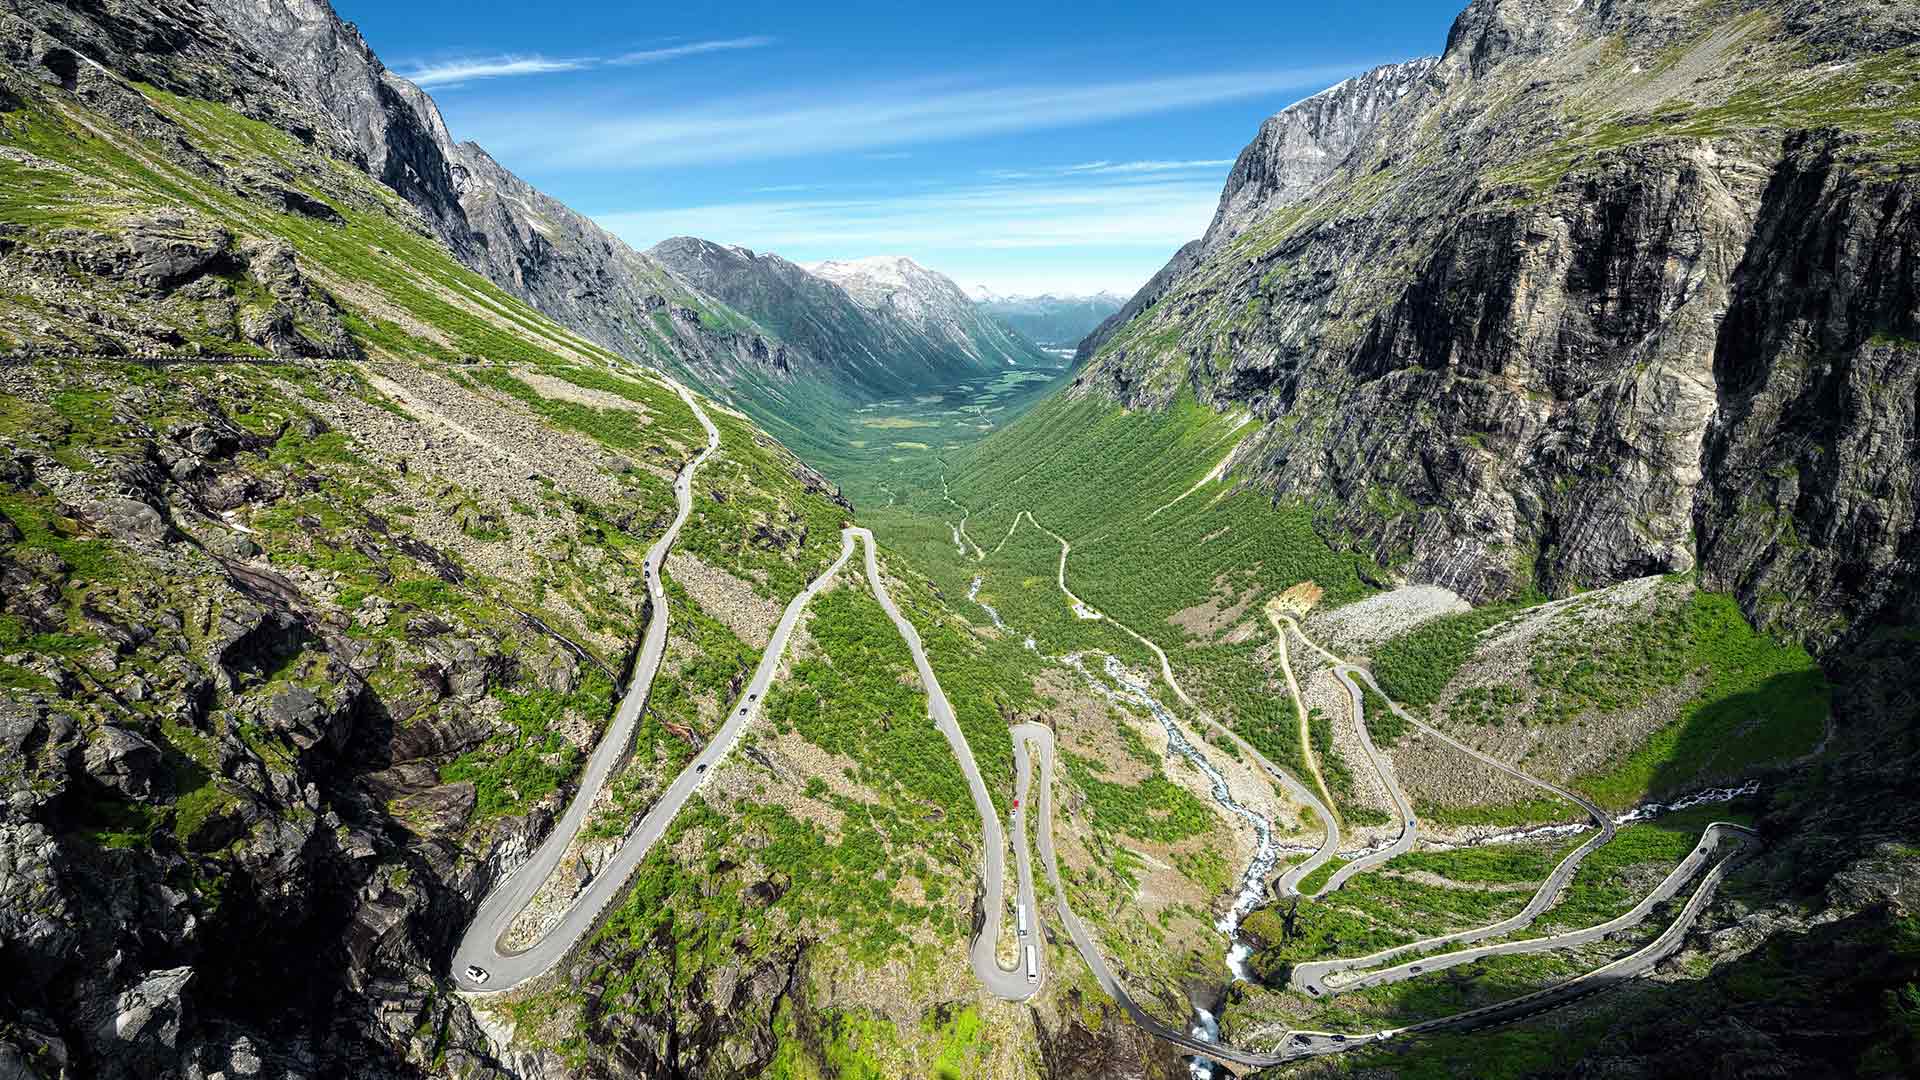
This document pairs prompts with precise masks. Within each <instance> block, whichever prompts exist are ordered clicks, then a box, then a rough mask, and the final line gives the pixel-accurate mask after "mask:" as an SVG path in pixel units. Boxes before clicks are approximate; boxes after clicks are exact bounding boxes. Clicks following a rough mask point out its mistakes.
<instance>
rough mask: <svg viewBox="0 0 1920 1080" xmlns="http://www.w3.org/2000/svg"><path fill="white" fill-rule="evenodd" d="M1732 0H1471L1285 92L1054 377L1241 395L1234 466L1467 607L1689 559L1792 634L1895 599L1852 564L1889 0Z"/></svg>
mask: <svg viewBox="0 0 1920 1080" xmlns="http://www.w3.org/2000/svg"><path fill="white" fill-rule="evenodd" d="M1741 10H1742V11H1743V12H1744V14H1743V15H1742V16H1741V17H1740V18H1739V19H1737V20H1735V21H1734V22H1732V23H1728V24H1726V25H1720V24H1717V23H1715V24H1711V25H1709V24H1708V23H1704V22H1700V21H1697V20H1695V19H1694V18H1693V16H1692V15H1691V14H1690V11H1691V9H1689V8H1688V7H1687V6H1686V5H1672V4H1663V3H1628V4H1616V5H1611V6H1605V7H1595V6H1591V5H1585V6H1581V5H1576V6H1573V7H1571V8H1563V7H1555V6H1554V5H1550V4H1545V3H1521V2H1505V3H1492V2H1484V0H1483V2H1479V3H1475V4H1473V5H1472V6H1470V7H1469V8H1468V9H1467V11H1466V12H1465V13H1464V14H1463V15H1462V16H1461V18H1460V19H1459V20H1458V21H1457V22H1456V24H1455V25H1454V28H1453V31H1452V34H1451V36H1450V39H1449V43H1448V48H1447V51H1446V53H1445V55H1444V56H1442V57H1441V58H1439V59H1438V60H1418V61H1413V62H1411V63H1409V64H1406V65H1400V66H1397V67H1392V68H1383V69H1380V70H1377V71H1375V72H1372V73H1370V74H1368V75H1367V76H1363V77H1362V78H1360V79H1356V80H1353V81H1351V82H1349V83H1346V84H1343V85H1342V86H1340V87H1336V88H1335V89H1334V90H1331V91H1328V92H1327V93H1326V94H1323V95H1319V96H1317V97H1315V98H1310V99H1308V100H1307V101H1305V102H1302V103H1300V104H1298V105H1295V106H1293V107H1292V108H1290V109H1288V110H1286V111H1285V112H1283V113H1281V114H1280V115H1279V116H1276V117H1275V118H1273V119H1271V120H1269V121H1268V122H1267V123H1266V124H1265V125H1263V127H1262V129H1261V133H1260V136H1259V137H1258V139H1256V141H1255V142H1254V143H1253V144H1252V145H1250V146H1249V147H1248V148H1247V149H1246V151H1245V152H1244V153H1242V154H1241V156H1240V159H1239V161H1238V162H1237V163H1236V165H1235V167H1234V170H1233V173H1232V175H1231V177H1230V178H1229V180H1228V183H1227V187H1226V190H1225V192H1224V193H1223V196H1222V199H1221V205H1220V209H1219V211H1218V213H1217V214H1216V215H1215V218H1214V222H1213V224H1212V226H1211V228H1210V229H1209V231H1208V233H1207V235H1206V236H1205V237H1204V238H1203V239H1201V240H1200V241H1198V242H1197V244H1196V245H1195V246H1193V247H1191V248H1189V249H1187V250H1183V251H1182V253H1181V254H1180V255H1179V256H1177V257H1176V258H1175V260H1174V261H1173V262H1172V263H1170V264H1169V266H1168V269H1167V270H1166V271H1165V272H1164V273H1163V276H1162V277H1161V278H1158V279H1156V281H1155V282H1154V283H1153V284H1151V285H1149V286H1148V288H1147V289H1145V290H1142V293H1141V295H1140V296H1138V297H1136V298H1135V300H1134V301H1133V302H1131V303H1130V304H1129V307H1128V309H1127V310H1126V311H1125V312H1123V318H1121V319H1117V320H1116V321H1115V323H1114V324H1112V325H1110V326H1108V327H1106V328H1104V329H1103V331H1102V332H1101V333H1099V334H1096V335H1095V336H1094V337H1093V338H1090V339H1089V340H1088V342H1087V349H1086V350H1085V351H1087V352H1088V353H1090V365H1089V367H1088V368H1087V370H1086V371H1085V372H1084V373H1082V374H1081V375H1080V376H1079V379H1078V385H1077V391H1078V392H1080V393H1092V394H1099V395H1102V396H1106V397H1110V398H1112V399H1114V400H1116V401H1120V402H1124V403H1126V404H1128V405H1132V406H1159V405H1163V404H1165V403H1166V402H1168V401H1170V400H1172V399H1173V398H1175V397H1176V396H1178V395H1181V394H1187V393H1190V394H1192V395H1193V396H1195V397H1196V398H1198V399H1199V400H1201V401H1203V402H1205V403H1207V404H1208V405H1209V406H1210V407H1212V408H1215V409H1219V410H1223V411H1225V410H1236V409H1245V410H1247V411H1249V412H1250V413H1251V415H1252V416H1253V417H1254V418H1255V419H1256V420H1258V421H1259V422H1260V424H1261V427H1260V430H1259V432H1258V434H1257V435H1255V436H1254V438H1253V441H1252V443H1251V444H1250V445H1249V446H1247V447H1244V448H1243V450H1242V452H1241V455H1240V456H1239V457H1238V458H1237V463H1238V466H1239V469H1240V475H1243V476H1245V477H1247V478H1248V479H1249V480H1251V481H1252V482H1255V483H1258V484H1259V485H1261V486H1262V487H1263V488H1265V489H1267V490H1269V491H1271V492H1272V493H1273V494H1274V496H1275V497H1277V498H1281V499H1305V500H1308V501H1311V502H1314V503H1315V504H1316V505H1317V506H1318V507H1319V508H1320V514H1321V518H1322V522H1323V527H1324V528H1325V529H1326V530H1327V532H1328V534H1329V535H1339V536H1344V537H1349V538H1351V542H1352V543H1354V544H1355V545H1356V546H1357V547H1358V549H1359V550H1361V551H1364V552H1365V553H1366V554H1368V555H1369V556H1370V557H1371V558H1373V559H1374V560H1375V561H1376V562H1377V563H1379V564H1380V565H1381V566H1383V567H1387V568H1389V569H1390V570H1391V571H1392V572H1394V573H1395V574H1396V575H1397V576H1401V577H1404V578H1405V579H1407V580H1412V581H1429V582H1435V583H1439V584H1443V585H1446V586H1448V587H1450V588H1453V589H1455V590H1457V591H1459V592H1461V593H1463V594H1464V595H1467V596H1469V597H1471V598H1474V599H1476V600H1486V599H1494V598H1499V597H1503V596H1510V595H1512V594H1514V593H1516V592H1518V591H1519V590H1521V589H1524V588H1528V587H1533V586H1538V587H1539V588H1542V589H1544V590H1546V591H1547V592H1549V593H1551V594H1554V595H1562V594H1566V593H1568V592H1571V591H1573V590H1577V589H1581V588H1590V587H1594V586H1599V585H1605V584H1608V583H1611V582H1615V581H1620V580H1623V579H1625V578H1628V577H1632V576H1635V575H1640V574H1646V573H1653V572H1680V571H1689V570H1695V569H1698V570H1699V571H1700V572H1701V573H1702V574H1703V575H1705V576H1706V577H1707V579H1709V580H1711V581H1714V582H1719V583H1723V584H1725V585H1728V586H1730V587H1733V588H1735V589H1736V590H1737V591H1738V592H1739V593H1740V595H1741V597H1742V600H1743V602H1744V603H1745V604H1746V605H1747V606H1748V608H1749V610H1750V611H1752V612H1753V613H1755V614H1756V616H1757V617H1759V618H1760V619H1761V620H1762V621H1763V622H1764V623H1766V624H1767V625H1770V626H1778V627H1783V628H1791V630H1792V631H1793V632H1796V633H1800V634H1804V635H1806V636H1807V637H1808V638H1809V639H1810V640H1812V641H1814V642H1816V643H1819V644H1822V645H1832V644H1835V643H1838V642H1841V641H1845V640H1854V639H1857V638H1858V637H1860V636H1861V635H1862V634H1865V633H1868V632H1870V630H1871V627H1872V626H1873V625H1874V624H1875V623H1876V622H1879V621H1881V620H1885V619H1909V618H1912V617H1913V616H1914V615H1915V613H1916V610H1920V609H1917V607H1916V605H1917V604H1920V597H1916V594H1915V592H1914V591H1913V589H1912V588H1911V587H1910V586H1900V587H1895V588H1882V587H1861V586H1860V584H1859V583H1861V582H1864V581H1866V580H1868V579H1880V580H1884V579H1885V577H1884V576H1885V575H1887V574H1890V573H1891V574H1893V575H1894V579H1895V580H1902V579H1904V578H1905V575H1904V573H1903V572H1902V571H1903V570H1904V569H1905V568H1907V567H1908V566H1909V562H1908V556H1907V555H1906V554H1903V553H1904V552H1907V551H1908V550H1909V549H1910V548H1911V546H1912V544H1913V543H1914V542H1915V538H1916V526H1915V519H1914V515H1913V513H1911V512H1910V511H1909V510H1908V509H1906V508H1905V503H1904V502H1901V501H1896V502H1894V503H1891V504H1888V503H1885V502H1883V501H1881V500H1880V498H1879V497H1878V496H1876V495H1874V494H1873V493H1874V492H1880V491H1906V490H1910V489H1911V487H1912V485H1913V482H1914V477H1915V474H1914V472H1913V470H1912V468H1911V463H1910V462H1909V461H1908V460H1906V458H1905V456H1904V455H1903V454H1902V453H1901V452H1899V451H1897V450H1896V448H1895V445H1894V444H1890V443H1888V442H1886V441H1885V440H1884V439H1883V438H1881V437H1879V436H1878V435H1877V434H1876V433H1877V432H1879V431H1882V430H1884V429H1885V428H1886V426H1887V425H1892V426H1893V428H1894V429H1895V430H1905V428H1906V426H1907V425H1908V424H1909V422H1910V415H1911V413H1912V411H1913V410H1912V408H1911V405H1912V402H1911V394H1909V393H1907V388H1908V387H1910V386H1911V385H1912V384H1913V382H1914V380H1915V378H1916V376H1917V375H1920V366H1916V363H1915V357H1914V353H1913V351H1912V349H1911V347H1910V344H1909V343H1910V342H1911V341H1912V340H1913V339H1914V338H1915V336H1916V330H1915V326H1914V313H1913V310H1912V304H1911V297H1912V295H1913V291H1912V290H1913V286H1912V284H1911V277H1912V269H1911V266H1910V265H1909V264H1907V263H1905V262H1904V261H1902V260H1901V259H1900V258H1899V257H1898V256H1897V255H1894V254H1892V253H1894V252H1899V251H1903V250H1905V246H1906V245H1907V244H1909V243H1911V238H1912V235H1913V233H1912V230H1913V228H1914V218H1913V217H1912V216H1911V215H1910V214H1909V213H1908V212H1907V210H1906V206H1907V200H1908V199H1909V197H1910V196H1911V193H1912V191H1913V185H1914V180H1913V178H1912V177H1911V175H1910V174H1909V173H1908V171H1907V166H1906V162H1908V161H1909V160H1910V158H1911V155H1912V154H1913V153H1914V152H1915V148H1916V138H1917V137H1920V135H1917V133H1916V130H1915V126H1914V122H1913V120H1911V119H1902V116H1903V115H1905V114H1907V113H1910V112H1911V110H1912V109H1913V100H1912V97H1913V94H1912V92H1910V91H1909V90H1907V89H1904V88H1902V89H1899V90H1897V91H1896V90H1894V89H1890V88H1891V87H1896V86H1901V87H1903V86H1904V84H1902V82H1901V79H1902V78H1904V77H1905V76H1906V74H1907V73H1909V72H1910V69H1911V67H1912V59H1911V55H1910V53H1909V52H1908V51H1907V50H1909V49H1910V47H1911V46H1912V44H1913V40H1914V38H1913V35H1914V34H1915V33H1916V29H1915V19H1916V17H1915V16H1913V15H1912V14H1911V13H1909V12H1904V11H1903V12H1902V13H1898V14H1896V13H1893V12H1887V11H1881V10H1880V9H1878V8H1876V7H1874V6H1873V5H1854V4H1838V5H1828V6H1825V7H1823V8H1821V9H1820V10H1818V11H1813V10H1811V9H1808V10H1802V9H1800V8H1797V7H1795V8H1791V9H1790V10H1788V9H1777V8H1776V7H1775V6H1773V5H1768V4H1761V3H1755V4H1747V5H1742V9H1741ZM1855 18H1858V19H1859V23H1858V25H1852V24H1850V22H1849V20H1852V19H1855ZM1734 58H1738V62H1735V61H1734ZM1835 65H1838V66H1837V67H1836V66H1835ZM1762 70H1765V71H1767V72H1768V74H1767V75H1765V76H1762V75H1761V74H1759V72H1760V71H1762ZM1915 119H1920V117H1916V118H1915ZM1315 177H1319V179H1317V180H1316V179H1315ZM1869 385H1871V386H1874V387H1879V388H1886V389H1888V390H1889V391H1890V392H1889V393H1887V394H1882V393H1881V392H1880V391H1879V390H1876V391H1875V392H1874V393H1873V394H1872V395H1871V396H1870V397H1868V398H1860V397H1859V396H1858V394H1859V393H1860V391H1859V389H1858V388H1860V387H1864V386H1869ZM1833 402H1848V403H1850V404H1846V405H1843V406H1839V407H1835V406H1834V405H1832V404H1830V403H1833ZM1303 417H1313V418H1314V420H1313V422H1311V423H1307V422H1303V421H1302V419H1301V418H1303Z"/></svg>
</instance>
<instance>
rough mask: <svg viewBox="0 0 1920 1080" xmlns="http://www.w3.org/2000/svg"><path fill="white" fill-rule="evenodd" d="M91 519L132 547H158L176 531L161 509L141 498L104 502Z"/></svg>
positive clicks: (112, 499)
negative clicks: (152, 545) (146, 545)
mask: <svg viewBox="0 0 1920 1080" xmlns="http://www.w3.org/2000/svg"><path fill="white" fill-rule="evenodd" d="M89 517H90V518H91V520H92V521H93V523H94V524H95V525H97V526H99V527H100V528H101V529H103V530H104V531H106V532H107V533H108V534H109V535H111V536H112V537H114V539H116V540H120V541H122V542H123V543H128V544H158V543H160V542H162V541H164V540H166V538H167V533H168V532H169V531H170V530H171V528H172V527H171V526H169V525H168V524H167V519H166V518H164V517H162V516H161V515H160V512H159V511H158V510H155V509H154V508H153V507H151V506H148V505H147V504H146V503H143V502H141V501H140V500H138V499H123V498H119V497H114V498H107V499H101V500H100V501H99V502H98V503H96V504H94V506H93V508H92V509H91V510H90V511H89Z"/></svg>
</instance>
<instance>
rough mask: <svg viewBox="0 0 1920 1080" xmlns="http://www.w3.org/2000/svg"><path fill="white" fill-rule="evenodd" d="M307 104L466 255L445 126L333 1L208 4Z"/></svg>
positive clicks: (231, 0)
mask: <svg viewBox="0 0 1920 1080" xmlns="http://www.w3.org/2000/svg"><path fill="white" fill-rule="evenodd" d="M208 6H209V7H210V9H211V11H212V13H213V14H214V15H215V16H216V18H217V20H218V21H219V22H220V23H222V24H223V25H225V26H227V27H229V28H230V29H232V30H233V31H234V32H236V33H237V34H238V35H239V36H240V37H241V38H242V39H243V40H245V41H246V42H247V43H248V44H250V45H251V46H252V47H253V49H254V51H255V52H256V53H258V54H259V55H260V56H262V57H266V58H267V59H268V62H269V63H270V64H271V65H272V67H273V68H274V69H275V70H276V71H277V72H278V73H279V74H280V75H281V76H282V77H283V78H284V79H285V80H286V81H287V83H288V84H289V85H290V86H291V87H292V88H293V89H294V90H295V92H296V93H297V94H298V95H299V96H300V97H301V98H302V99H304V100H305V101H308V102H312V103H315V104H317V105H319V106H320V107H321V108H324V109H325V110H327V112H328V113H329V114H331V115H332V117H333V118H334V119H335V120H336V121H337V122H338V123H339V125H340V127H341V128H342V129H343V131H344V134H345V135H346V137H347V138H348V139H349V140H350V141H351V144H352V145H353V146H354V147H355V148H356V149H357V150H358V151H359V154H360V156H361V158H362V159H363V160H364V162H365V166H366V169H367V171H368V172H369V173H371V174H373V176H374V177H375V178H376V179H378V180H379V181H380V182H381V183H383V184H385V185H387V186H388V187H390V188H392V189H393V190H394V191H396V192H398V193H399V194H400V196H401V197H402V198H404V199H406V200H407V201H408V202H410V203H412V204H413V205H415V206H417V207H419V208H420V209H421V211H423V212H424V213H425V214H426V215H427V216H428V218H429V219H431V220H433V221H435V222H438V223H440V224H441V228H440V229H439V230H438V232H439V233H440V235H441V237H442V239H445V240H447V241H448V243H449V246H451V247H453V248H454V250H455V251H457V252H460V253H461V254H462V255H463V257H464V256H465V255H466V254H467V248H468V246H469V245H468V237H467V236H466V235H465V234H464V233H463V231H462V230H461V229H460V228H459V222H460V219H461V216H462V215H461V208H460V204H459V200H458V195H457V193H456V192H455V190H454V186H453V178H452V176H451V174H450V173H449V172H448V169H447V160H446V153H445V149H446V147H447V145H448V139H447V130H446V125H445V124H444V123H442V122H441V120H440V114H439V111H438V110H435V109H421V108H419V107H418V106H419V105H420V104H421V103H422V102H423V101H424V99H425V95H424V94H422V93H421V92H420V90H419V88H418V87H415V86H414V85H413V84H411V83H409V82H407V81H406V80H405V79H402V78H400V77H399V76H398V75H395V74H393V73H392V72H390V71H388V70H387V69H386V65H384V64H382V63H381V62H380V59H379V58H378V57H376V56H375V55H374V54H373V50H372V49H370V48H368V47H367V43H366V41H365V39H363V38H361V36H360V31H359V30H358V29H357V28H355V27H354V26H353V24H351V23H344V22H342V21H341V20H340V17H339V16H338V15H336V14H335V13H334V11H333V7H332V5H330V4H328V3H327V2H326V0H209V5H208Z"/></svg>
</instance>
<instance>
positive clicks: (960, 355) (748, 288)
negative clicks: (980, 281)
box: [647, 236, 1037, 399]
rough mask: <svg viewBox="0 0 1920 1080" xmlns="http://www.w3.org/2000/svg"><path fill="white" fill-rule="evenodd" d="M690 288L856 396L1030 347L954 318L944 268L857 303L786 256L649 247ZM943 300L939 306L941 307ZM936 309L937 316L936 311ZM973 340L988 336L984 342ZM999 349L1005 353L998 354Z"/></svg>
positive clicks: (913, 385)
mask: <svg viewBox="0 0 1920 1080" xmlns="http://www.w3.org/2000/svg"><path fill="white" fill-rule="evenodd" d="M647 256H648V257H649V258H650V259H651V260H653V261H654V262H656V263H658V264H659V265H661V266H663V267H665V268H666V269H667V270H668V271H669V272H670V273H672V274H673V275H674V276H675V277H676V278H678V279H679V280H680V281H682V282H684V283H685V284H686V285H687V286H689V287H690V288H693V289H695V290H698V291H699V292H701V293H703V294H705V295H707V296H711V297H714V298H716V299H718V300H720V301H722V302H723V303H725V304H726V305H727V306H728V307H730V308H732V309H733V310H735V311H738V312H740V313H741V314H743V315H746V316H747V317H749V318H751V319H753V320H754V321H755V322H756V323H758V324H759V325H761V326H763V327H766V328H768V329H769V330H770V331H772V332H773V333H774V334H777V335H778V336H779V337H780V338H781V339H782V340H783V341H785V342H786V343H788V344H789V345H790V346H794V347H798V348H800V349H803V350H805V351H806V353H807V354H809V355H810V356H811V357H813V358H814V359H815V361H816V363H817V364H818V365H819V367H820V369H821V372H822V375H823V377H825V378H827V379H829V380H830V381H831V382H832V383H833V384H834V385H835V387H837V388H838V389H839V390H841V391H842V392H844V393H846V394H847V395H848V396H850V397H851V398H854V399H871V398H876V397H889V396H895V395H899V394H904V393H911V392H913V391H914V390H916V389H924V388H926V387H929V386H935V385H940V384H944V383H951V382H954V381H956V380H958V379H963V378H965V377H967V376H970V375H976V374H980V373H982V372H987V371H992V370H993V369H994V367H995V365H997V364H1001V363H1004V362H1006V361H1007V360H1008V358H1009V357H1017V358H1018V359H1019V360H1020V362H1023V363H1033V362H1037V361H1035V360H1034V357H1033V355H1032V352H1033V350H1032V349H1031V347H1029V346H1025V345H1024V343H1021V342H1017V341H1011V340H1008V339H1007V338H1006V336H1005V335H1004V334H1002V335H997V336H996V335H993V334H992V333H991V329H992V328H991V327H986V328H982V327H980V326H978V325H975V324H977V323H978V320H966V319H962V318H956V317H954V315H953V313H952V312H951V311H949V310H947V308H948V307H950V305H951V296H950V294H949V289H948V286H949V285H951V283H950V282H948V281H947V279H946V278H944V277H942V276H941V275H938V274H935V273H932V272H930V271H927V270H923V269H921V268H920V267H918V266H914V265H913V264H911V263H909V264H908V265H909V266H911V267H912V269H911V271H910V272H908V273H907V274H905V275H903V277H902V280H903V281H907V280H910V281H912V282H913V283H914V286H915V288H918V289H923V290H924V296H923V295H921V294H920V293H915V294H913V296H912V297H911V298H910V301H909V298H903V299H902V301H901V302H900V303H898V304H896V303H891V302H884V301H882V302H874V300H873V297H872V296H871V295H870V294H869V295H868V298H867V299H866V300H865V301H862V300H856V299H855V297H854V295H853V294H852V293H851V292H849V290H848V288H847V287H846V284H845V283H844V282H843V281H840V280H836V279H834V278H833V277H830V276H828V275H824V274H820V273H816V272H814V271H813V270H810V269H807V268H805V267H801V266H799V265H797V264H795V263H791V262H788V261H787V260H786V259H783V258H781V257H780V256H778V255H774V254H769V253H760V254H756V253H754V252H752V251H749V250H747V249H746V248H741V247H727V246H723V245H720V244H715V243H711V242H709V241H706V240H700V239H697V238H694V237H684V236H683V237H675V238H674V239H671V240H667V241H664V242H662V243H660V244H658V245H656V246H654V247H653V248H652V249H650V250H649V251H648V252H647ZM943 305H945V306H943ZM936 313H937V314H936ZM979 342H986V343H987V345H986V347H985V348H983V347H982V346H981V344H979ZM1001 348H1004V349H1006V350H1007V351H1005V352H1001V351H996V350H999V349H1001Z"/></svg>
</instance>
